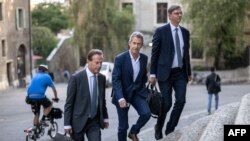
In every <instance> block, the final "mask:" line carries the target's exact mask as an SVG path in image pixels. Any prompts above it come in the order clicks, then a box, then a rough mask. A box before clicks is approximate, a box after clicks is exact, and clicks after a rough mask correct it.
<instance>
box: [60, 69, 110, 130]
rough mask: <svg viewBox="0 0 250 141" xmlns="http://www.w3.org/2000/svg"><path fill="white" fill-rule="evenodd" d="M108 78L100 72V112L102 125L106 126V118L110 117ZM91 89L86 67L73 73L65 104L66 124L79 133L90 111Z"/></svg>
mask: <svg viewBox="0 0 250 141" xmlns="http://www.w3.org/2000/svg"><path fill="white" fill-rule="evenodd" d="M105 84H106V79H105V76H104V75H102V74H98V91H99V93H98V113H97V115H98V116H99V121H100V127H101V128H104V119H108V113H107V107H106V99H105ZM90 102H91V99H90V91H89V84H88V78H87V72H86V69H84V70H83V71H80V72H78V73H76V74H73V75H72V77H71V78H70V80H69V83H68V88H67V99H66V103H65V106H64V108H65V109H64V125H65V126H67V125H71V126H72V129H73V131H74V132H77V133H79V132H80V131H81V130H82V129H83V128H84V126H85V124H86V122H87V120H88V118H89V117H88V116H89V113H90V104H91V103H90Z"/></svg>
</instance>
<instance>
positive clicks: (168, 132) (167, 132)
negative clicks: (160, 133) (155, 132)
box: [165, 130, 174, 136]
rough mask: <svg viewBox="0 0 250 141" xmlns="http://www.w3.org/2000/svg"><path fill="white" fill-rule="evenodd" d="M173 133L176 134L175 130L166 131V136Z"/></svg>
mask: <svg viewBox="0 0 250 141" xmlns="http://www.w3.org/2000/svg"><path fill="white" fill-rule="evenodd" d="M172 132H174V130H166V131H165V135H166V136H167V135H168V134H170V133H172Z"/></svg>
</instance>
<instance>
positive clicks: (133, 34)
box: [128, 31, 144, 45]
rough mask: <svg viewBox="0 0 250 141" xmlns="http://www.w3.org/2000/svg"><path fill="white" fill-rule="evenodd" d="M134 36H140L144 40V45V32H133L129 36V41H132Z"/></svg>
mask: <svg viewBox="0 0 250 141" xmlns="http://www.w3.org/2000/svg"><path fill="white" fill-rule="evenodd" d="M133 37H137V38H139V39H141V40H142V45H143V40H144V39H143V34H142V33H141V32H139V31H135V32H133V33H132V34H131V35H130V37H129V41H128V43H130V42H131V41H132V38H133Z"/></svg>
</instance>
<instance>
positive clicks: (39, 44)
mask: <svg viewBox="0 0 250 141" xmlns="http://www.w3.org/2000/svg"><path fill="white" fill-rule="evenodd" d="M56 44H57V40H56V37H55V35H54V34H53V33H52V32H51V30H50V29H49V28H47V27H32V49H33V53H34V54H35V55H40V56H43V57H44V58H46V57H47V56H48V55H49V54H50V52H51V51H52V50H53V49H54V48H55V47H56Z"/></svg>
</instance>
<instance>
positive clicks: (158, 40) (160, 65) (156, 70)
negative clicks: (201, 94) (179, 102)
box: [150, 23, 191, 81]
mask: <svg viewBox="0 0 250 141" xmlns="http://www.w3.org/2000/svg"><path fill="white" fill-rule="evenodd" d="M180 28H181V32H182V36H183V42H184V47H183V50H184V52H183V67H184V69H185V71H186V76H187V77H186V78H187V80H188V76H191V67H190V55H189V46H190V45H189V40H190V33H189V31H188V30H187V29H186V28H184V27H181V26H180ZM152 42H153V47H152V56H151V67H150V74H155V75H156V78H157V79H158V81H166V80H167V79H168V77H169V75H170V72H171V67H172V64H173V60H174V53H175V47H174V41H173V37H172V32H171V27H170V24H169V23H168V24H166V25H164V26H162V27H159V28H157V29H156V31H155V33H154V36H153V40H152Z"/></svg>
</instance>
